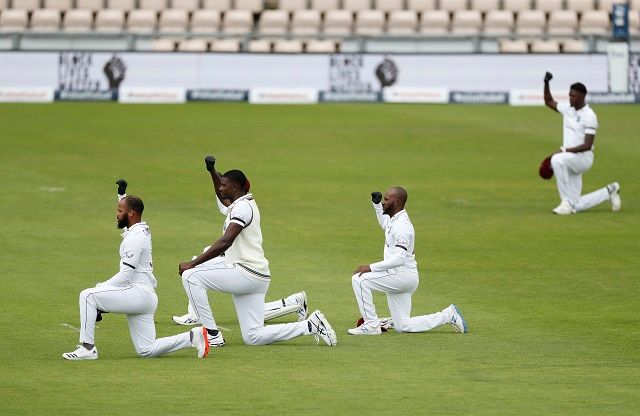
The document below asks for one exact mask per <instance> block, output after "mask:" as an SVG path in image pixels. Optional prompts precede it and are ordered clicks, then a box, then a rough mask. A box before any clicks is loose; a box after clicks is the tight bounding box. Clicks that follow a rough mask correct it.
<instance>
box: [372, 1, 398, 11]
mask: <svg viewBox="0 0 640 416" xmlns="http://www.w3.org/2000/svg"><path fill="white" fill-rule="evenodd" d="M373 3H374V9H375V10H382V11H383V12H385V13H388V12H393V11H396V10H403V9H404V4H403V3H404V2H403V0H374V2H373Z"/></svg>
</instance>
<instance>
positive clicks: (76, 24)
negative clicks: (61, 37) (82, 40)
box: [62, 9, 93, 33]
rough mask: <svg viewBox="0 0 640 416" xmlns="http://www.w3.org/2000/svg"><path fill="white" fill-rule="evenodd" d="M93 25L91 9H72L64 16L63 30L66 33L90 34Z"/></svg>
mask: <svg viewBox="0 0 640 416" xmlns="http://www.w3.org/2000/svg"><path fill="white" fill-rule="evenodd" d="M92 25H93V15H92V11H91V10H90V9H72V10H69V11H67V12H66V13H65V14H64V18H63V19H62V29H63V30H64V31H65V32H75V33H78V32H89V31H90V30H91V28H92Z"/></svg>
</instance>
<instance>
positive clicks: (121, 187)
mask: <svg viewBox="0 0 640 416" xmlns="http://www.w3.org/2000/svg"><path fill="white" fill-rule="evenodd" d="M116 185H118V195H124V194H126V193H127V185H128V184H127V181H125V180H124V179H118V180H117V181H116Z"/></svg>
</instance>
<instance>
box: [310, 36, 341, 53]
mask: <svg viewBox="0 0 640 416" xmlns="http://www.w3.org/2000/svg"><path fill="white" fill-rule="evenodd" d="M306 51H307V53H335V52H336V42H334V41H332V40H328V39H324V40H320V39H312V40H309V41H307V46H306Z"/></svg>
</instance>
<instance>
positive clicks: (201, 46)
mask: <svg viewBox="0 0 640 416" xmlns="http://www.w3.org/2000/svg"><path fill="white" fill-rule="evenodd" d="M207 50H209V43H208V42H207V40H206V39H197V38H196V39H182V40H180V41H179V42H178V51H181V52H206V51H207Z"/></svg>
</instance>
